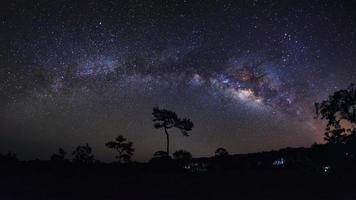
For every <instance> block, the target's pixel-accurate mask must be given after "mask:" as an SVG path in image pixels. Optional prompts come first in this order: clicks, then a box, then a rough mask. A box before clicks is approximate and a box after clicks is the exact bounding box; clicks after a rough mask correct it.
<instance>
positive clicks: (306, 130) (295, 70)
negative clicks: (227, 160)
mask: <svg viewBox="0 0 356 200" xmlns="http://www.w3.org/2000/svg"><path fill="white" fill-rule="evenodd" d="M0 4H1V5H0V8H1V12H0V13H1V14H0V16H1V18H0V28H1V29H0V30H1V31H0V45H1V46H0V61H1V62H0V67H1V68H0V70H1V71H0V75H1V82H0V111H1V113H2V114H1V117H0V118H1V122H0V125H1V129H0V131H1V136H0V137H1V139H0V141H1V142H0V143H1V145H0V150H1V151H3V152H4V151H7V150H12V151H15V152H18V154H19V156H20V157H23V158H37V157H40V158H46V157H48V156H49V155H50V154H51V153H52V152H54V151H55V150H56V148H58V147H60V146H61V147H63V148H65V149H66V150H67V151H71V150H72V149H73V148H74V147H75V146H76V145H79V144H83V143H86V142H88V143H89V144H90V145H92V146H93V149H94V153H95V155H96V156H97V157H98V158H100V159H103V160H110V159H111V158H112V155H111V154H110V151H109V150H107V149H106V148H105V146H104V144H105V142H106V141H108V140H110V139H111V138H113V137H115V136H116V135H118V134H121V135H124V136H125V137H127V138H129V140H132V141H133V142H134V143H135V147H136V155H135V159H137V160H147V159H148V158H150V157H151V156H152V154H153V152H155V151H157V150H161V149H163V148H164V142H165V140H164V137H163V135H162V133H161V132H160V131H159V130H155V129H154V128H153V126H152V121H151V120H152V116H151V111H152V108H153V107H154V106H160V107H164V108H167V109H172V110H174V111H176V112H177V113H178V114H179V115H182V116H187V117H189V118H191V119H192V121H193V122H194V123H195V129H194V130H193V132H192V135H191V136H190V137H181V136H180V135H179V133H178V132H177V133H173V134H172V135H173V138H172V149H173V150H176V149H180V148H183V149H186V150H189V151H191V152H192V154H193V155H194V156H209V155H211V154H212V153H213V152H214V150H215V149H216V148H218V147H220V146H222V147H225V148H226V149H228V150H229V151H230V152H232V153H247V152H256V151H265V150H271V149H278V148H282V147H286V146H308V145H310V144H312V143H313V142H316V141H317V142H321V141H322V140H321V139H322V134H323V131H322V124H321V123H320V122H319V121H317V120H315V119H313V116H314V111H313V103H314V102H315V101H319V100H321V99H323V98H325V97H327V95H328V94H330V93H331V92H333V91H335V90H337V89H340V88H344V87H346V86H347V85H348V84H349V83H351V82H353V81H354V80H355V75H356V70H355V68H354V63H355V61H356V57H355V56H353V55H356V48H355V44H354V43H355V33H356V28H355V27H356V26H355V21H356V17H355V12H354V10H355V9H353V8H355V7H354V5H352V4H351V3H349V2H346V1H345V2H344V1H338V2H334V1H298V2H294V1H286V2H279V1H240V2H238V3H237V2H234V1H162V2H161V1H157V2H156V1H151V2H146V3H145V2H131V1H109V0H104V1H99V0H98V1H94V0H90V1H79V0H75V1H73V0H71V1H69V0H68V1H66V0H63V1H56V2H49V1H36V0H29V1H20V0H15V1H10V0H9V1H2V2H1V3H0Z"/></svg>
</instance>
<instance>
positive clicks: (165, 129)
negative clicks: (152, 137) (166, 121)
mask: <svg viewBox="0 0 356 200" xmlns="http://www.w3.org/2000/svg"><path fill="white" fill-rule="evenodd" d="M164 132H165V133H166V137H167V156H168V157H169V134H168V132H167V128H166V127H164Z"/></svg>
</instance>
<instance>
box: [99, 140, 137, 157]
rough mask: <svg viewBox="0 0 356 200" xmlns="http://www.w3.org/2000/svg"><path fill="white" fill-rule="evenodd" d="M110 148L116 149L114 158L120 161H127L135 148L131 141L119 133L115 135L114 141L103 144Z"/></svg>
mask: <svg viewBox="0 0 356 200" xmlns="http://www.w3.org/2000/svg"><path fill="white" fill-rule="evenodd" d="M105 146H107V147H108V148H110V149H114V150H115V151H117V153H118V155H117V156H115V158H116V159H117V160H118V161H119V162H120V163H122V162H129V161H130V159H131V156H132V155H133V152H134V151H135V149H134V148H133V147H132V146H133V143H132V142H130V141H127V139H126V138H125V137H123V136H121V135H119V136H117V137H116V138H115V140H114V141H110V142H108V143H106V144H105Z"/></svg>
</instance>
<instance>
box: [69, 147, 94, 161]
mask: <svg viewBox="0 0 356 200" xmlns="http://www.w3.org/2000/svg"><path fill="white" fill-rule="evenodd" d="M72 155H73V156H74V158H73V162H75V163H82V164H92V163H93V162H94V156H93V154H92V150H91V147H90V146H89V144H88V143H87V144H85V145H84V146H78V147H77V148H76V149H75V150H74V151H73V153H72Z"/></svg>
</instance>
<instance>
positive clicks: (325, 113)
mask: <svg viewBox="0 0 356 200" xmlns="http://www.w3.org/2000/svg"><path fill="white" fill-rule="evenodd" d="M315 110H316V114H317V116H316V118H320V119H322V120H324V119H325V120H326V121H327V125H326V128H325V131H326V132H325V137H324V139H325V140H326V141H327V142H328V143H329V144H344V143H346V142H347V140H348V139H350V141H351V140H352V141H353V139H352V138H354V135H355V134H356V128H355V125H356V88H355V85H354V84H351V85H350V86H349V87H348V88H347V89H346V90H339V91H336V92H335V93H334V94H333V95H331V96H329V98H328V99H327V100H324V101H322V102H321V103H315ZM349 136H350V137H349Z"/></svg>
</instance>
